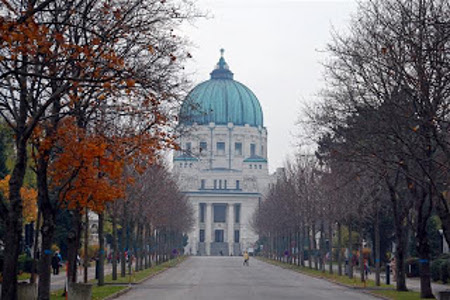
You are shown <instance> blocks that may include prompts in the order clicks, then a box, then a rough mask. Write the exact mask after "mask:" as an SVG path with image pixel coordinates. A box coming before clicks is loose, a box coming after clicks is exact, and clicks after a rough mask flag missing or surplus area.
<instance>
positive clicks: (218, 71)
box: [210, 48, 233, 79]
mask: <svg viewBox="0 0 450 300" xmlns="http://www.w3.org/2000/svg"><path fill="white" fill-rule="evenodd" d="M224 52H225V50H224V49H223V48H222V49H220V59H219V62H218V63H217V65H216V67H215V68H214V70H213V71H212V72H211V74H210V75H211V79H233V73H232V72H231V71H230V68H229V66H228V64H227V63H226V61H225V58H224V57H223V53H224Z"/></svg>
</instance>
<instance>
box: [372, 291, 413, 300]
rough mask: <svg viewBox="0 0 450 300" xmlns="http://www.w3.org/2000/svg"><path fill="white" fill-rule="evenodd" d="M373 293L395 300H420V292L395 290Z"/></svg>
mask: <svg viewBox="0 0 450 300" xmlns="http://www.w3.org/2000/svg"><path fill="white" fill-rule="evenodd" d="M371 293H374V294H377V295H381V296H384V297H387V298H389V299H393V300H418V299H421V298H420V293H419V292H411V291H408V292H397V291H395V290H391V291H389V290H384V291H371Z"/></svg>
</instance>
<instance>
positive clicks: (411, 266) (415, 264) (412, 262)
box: [406, 257, 420, 277]
mask: <svg viewBox="0 0 450 300" xmlns="http://www.w3.org/2000/svg"><path fill="white" fill-rule="evenodd" d="M406 266H407V269H406V270H407V271H406V276H408V277H418V276H420V264H419V259H418V258H417V257H410V258H408V259H407V260H406Z"/></svg>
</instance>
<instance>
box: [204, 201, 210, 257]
mask: <svg viewBox="0 0 450 300" xmlns="http://www.w3.org/2000/svg"><path fill="white" fill-rule="evenodd" d="M211 210H212V205H211V203H206V220H205V248H206V249H205V250H206V255H211V237H212V211H211Z"/></svg>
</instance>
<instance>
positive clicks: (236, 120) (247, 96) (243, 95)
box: [180, 51, 263, 127]
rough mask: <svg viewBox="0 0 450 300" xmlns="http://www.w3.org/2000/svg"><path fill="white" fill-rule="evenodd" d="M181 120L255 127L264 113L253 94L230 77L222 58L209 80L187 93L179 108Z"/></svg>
mask: <svg viewBox="0 0 450 300" xmlns="http://www.w3.org/2000/svg"><path fill="white" fill-rule="evenodd" d="M222 54H223V51H222ZM180 122H181V124H184V125H192V124H193V123H197V124H199V125H207V124H209V123H211V122H214V123H216V124H218V125H225V124H228V123H229V122H231V123H233V124H234V125H245V124H249V125H250V126H255V127H258V126H263V114H262V109H261V105H260V104H259V101H258V99H257V98H256V96H255V94H253V92H252V91H251V90H250V89H249V88H247V87H246V86H245V85H243V84H242V83H240V82H237V81H235V80H233V73H232V72H231V71H230V70H229V69H228V65H227V64H226V62H225V59H224V58H223V57H221V58H220V60H219V63H218V64H217V66H216V68H215V70H213V72H212V73H211V79H210V80H208V81H205V82H202V83H200V84H199V85H197V86H196V87H195V88H194V89H193V90H192V91H191V92H190V93H189V95H188V96H187V98H186V100H185V101H184V103H183V105H182V107H181V112H180Z"/></svg>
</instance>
